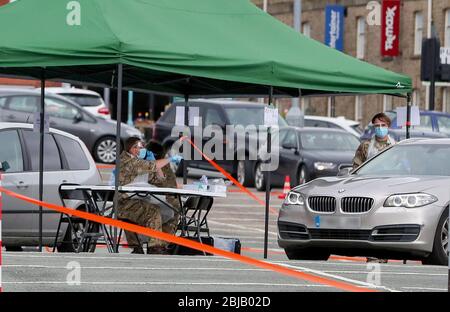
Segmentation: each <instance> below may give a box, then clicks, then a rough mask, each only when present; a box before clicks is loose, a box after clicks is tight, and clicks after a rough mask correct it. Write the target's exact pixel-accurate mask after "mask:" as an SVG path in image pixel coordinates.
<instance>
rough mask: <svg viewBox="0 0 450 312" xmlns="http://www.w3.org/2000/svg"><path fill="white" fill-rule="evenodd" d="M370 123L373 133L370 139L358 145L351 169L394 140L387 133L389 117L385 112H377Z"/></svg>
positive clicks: (391, 143)
mask: <svg viewBox="0 0 450 312" xmlns="http://www.w3.org/2000/svg"><path fill="white" fill-rule="evenodd" d="M372 124H373V127H374V128H375V135H374V136H373V137H372V139H370V140H367V141H364V142H362V143H361V144H360V145H359V147H358V149H357V150H356V153H355V157H354V158H353V169H356V168H358V167H359V166H360V165H361V164H362V163H363V162H365V161H366V160H367V159H369V158H372V157H373V156H375V155H377V154H378V153H379V152H381V151H382V150H384V149H385V148H387V147H389V146H391V145H393V144H395V140H394V139H393V138H391V137H390V136H389V135H388V132H389V127H390V126H391V119H390V118H389V117H388V116H387V115H386V114H384V113H378V114H376V115H375V116H373V118H372Z"/></svg>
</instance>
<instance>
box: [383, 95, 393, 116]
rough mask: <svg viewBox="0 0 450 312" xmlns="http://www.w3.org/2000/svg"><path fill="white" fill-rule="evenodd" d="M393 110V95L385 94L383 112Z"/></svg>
mask: <svg viewBox="0 0 450 312" xmlns="http://www.w3.org/2000/svg"><path fill="white" fill-rule="evenodd" d="M389 110H392V96H390V95H383V112H386V111H389Z"/></svg>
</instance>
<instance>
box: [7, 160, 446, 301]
mask: <svg viewBox="0 0 450 312" xmlns="http://www.w3.org/2000/svg"><path fill="white" fill-rule="evenodd" d="M101 173H102V176H103V178H104V179H108V177H109V170H107V169H103V170H102V172H101ZM193 173H194V175H192V177H193V178H197V177H198V176H200V175H201V174H202V172H199V173H198V174H196V173H195V172H193ZM195 174H196V175H195ZM251 191H252V192H254V193H255V194H257V196H259V197H261V198H264V193H262V192H257V191H256V190H255V189H251ZM279 192H280V190H273V194H272V195H273V196H271V198H272V202H271V206H272V207H273V208H275V209H276V210H278V209H277V208H279V207H280V205H281V202H282V200H281V199H278V197H277V194H278V193H279ZM269 220H270V223H269V245H268V247H269V249H268V259H267V261H269V262H271V263H275V264H279V265H282V266H285V267H286V268H290V269H293V270H297V271H300V272H305V273H309V274H313V275H316V276H321V277H324V278H327V279H330V280H335V281H341V282H346V283H349V284H352V285H357V286H360V287H365V288H367V287H369V288H370V287H372V288H375V289H377V290H379V291H406V292H418V291H427V292H428V291H438V292H443V291H446V290H447V270H448V269H447V267H446V266H429V265H422V264H421V263H420V262H417V261H407V263H406V264H403V263H402V262H401V261H395V260H392V261H389V262H388V263H386V264H384V263H383V264H379V263H366V259H365V258H361V257H342V256H335V255H334V256H331V257H330V259H329V260H328V261H298V260H295V261H293V260H288V259H287V257H286V255H285V253H284V251H283V249H280V248H279V247H278V243H277V224H276V221H277V214H276V213H271V214H270V219H269ZM209 223H210V228H211V231H212V233H211V234H212V236H219V237H236V238H239V239H240V240H241V242H242V254H243V255H246V256H249V257H252V258H256V259H260V260H264V259H263V241H264V207H263V206H261V205H260V204H258V203H257V202H255V201H254V200H253V199H251V198H249V197H248V196H247V195H246V194H245V193H242V192H241V191H240V190H239V189H237V188H235V187H231V188H230V189H229V192H228V197H227V198H226V199H218V200H217V201H216V202H215V204H214V208H213V210H212V211H211V214H210V217H209ZM74 265H75V266H76V265H79V266H80V268H81V271H80V276H81V284H80V285H70V284H68V282H67V277H68V274H69V273H70V272H72V270H73V268H74ZM244 274H245V275H244ZM243 276H245V278H243ZM2 279H3V288H4V291H5V292H9V291H52V292H54V291H86V292H90V291H150V292H152V291H174V292H199V291H206V292H210V291H244V292H247V291H252V292H260V291H261V292H303V291H305V292H311V291H326V292H329V291H340V290H339V289H336V288H334V287H332V286H330V285H320V284H316V283H311V282H307V281H304V280H300V279H296V278H293V277H289V276H283V275H280V274H278V273H275V272H271V271H266V270H263V269H260V268H257V267H251V266H249V265H246V264H242V263H239V262H237V261H234V260H230V259H225V258H222V257H217V256H163V255H160V256H159V255H132V254H130V250H129V249H121V252H120V253H119V254H109V253H107V251H106V249H105V248H97V250H96V252H95V253H91V254H85V253H80V254H58V253H56V254H52V253H50V252H48V251H46V252H44V253H34V252H22V253H18V252H5V253H4V254H3V274H2Z"/></svg>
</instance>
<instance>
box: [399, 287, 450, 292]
mask: <svg viewBox="0 0 450 312" xmlns="http://www.w3.org/2000/svg"><path fill="white" fill-rule="evenodd" d="M402 288H403V289H411V290H434V291H447V288H429V287H402Z"/></svg>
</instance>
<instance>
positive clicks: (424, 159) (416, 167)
mask: <svg viewBox="0 0 450 312" xmlns="http://www.w3.org/2000/svg"><path fill="white" fill-rule="evenodd" d="M448 155H450V144H422V145H419V144H418V145H396V146H393V147H392V148H390V149H388V150H386V151H385V152H384V153H381V154H380V155H378V156H377V157H375V158H373V159H372V160H370V161H369V162H368V163H366V164H365V165H364V166H363V167H362V168H361V169H359V170H358V171H357V172H356V173H357V174H358V175H380V174H389V175H405V176H408V175H432V176H450V161H449V160H448Z"/></svg>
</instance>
